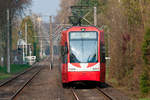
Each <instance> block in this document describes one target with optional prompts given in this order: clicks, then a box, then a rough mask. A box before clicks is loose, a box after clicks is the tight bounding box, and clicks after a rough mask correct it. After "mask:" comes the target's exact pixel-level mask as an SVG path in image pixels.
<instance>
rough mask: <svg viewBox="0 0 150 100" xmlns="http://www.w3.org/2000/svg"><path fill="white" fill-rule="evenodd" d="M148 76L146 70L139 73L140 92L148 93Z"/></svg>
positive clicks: (149, 86) (149, 88)
mask: <svg viewBox="0 0 150 100" xmlns="http://www.w3.org/2000/svg"><path fill="white" fill-rule="evenodd" d="M148 80H149V77H148V72H147V71H144V73H143V74H142V75H141V78H140V90H141V92H142V93H144V94H145V93H146V94H147V93H148V92H149V90H150V85H149V82H148Z"/></svg>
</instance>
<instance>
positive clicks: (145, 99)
mask: <svg viewBox="0 0 150 100" xmlns="http://www.w3.org/2000/svg"><path fill="white" fill-rule="evenodd" d="M139 100H150V98H143V99H139Z"/></svg>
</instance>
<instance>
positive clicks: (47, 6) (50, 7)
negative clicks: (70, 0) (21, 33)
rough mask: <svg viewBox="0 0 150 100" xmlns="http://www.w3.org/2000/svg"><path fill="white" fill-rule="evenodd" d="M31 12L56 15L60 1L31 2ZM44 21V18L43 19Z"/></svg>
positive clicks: (35, 0) (36, 0) (43, 0)
mask: <svg viewBox="0 0 150 100" xmlns="http://www.w3.org/2000/svg"><path fill="white" fill-rule="evenodd" d="M32 1H33V2H32V7H31V9H32V12H33V13H37V14H42V15H54V16H55V15H56V14H57V11H58V10H59V1H60V0H32ZM44 19H45V18H44Z"/></svg>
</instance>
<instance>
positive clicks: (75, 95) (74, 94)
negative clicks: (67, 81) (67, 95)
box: [71, 88, 80, 100]
mask: <svg viewBox="0 0 150 100" xmlns="http://www.w3.org/2000/svg"><path fill="white" fill-rule="evenodd" d="M71 91H72V93H73V96H74V97H75V99H76V100H80V99H79V97H78V96H77V94H76V92H75V91H74V89H73V88H71Z"/></svg>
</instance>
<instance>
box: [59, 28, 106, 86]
mask: <svg viewBox="0 0 150 100" xmlns="http://www.w3.org/2000/svg"><path fill="white" fill-rule="evenodd" d="M60 45H61V60H62V64H61V75H62V83H63V85H66V84H67V83H70V82H82V81H95V82H102V83H104V82H105V69H106V68H105V45H104V32H103V30H99V29H97V28H96V27H93V26H88V27H82V26H73V27H71V28H69V29H67V30H65V31H62V34H61V43H60Z"/></svg>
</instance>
